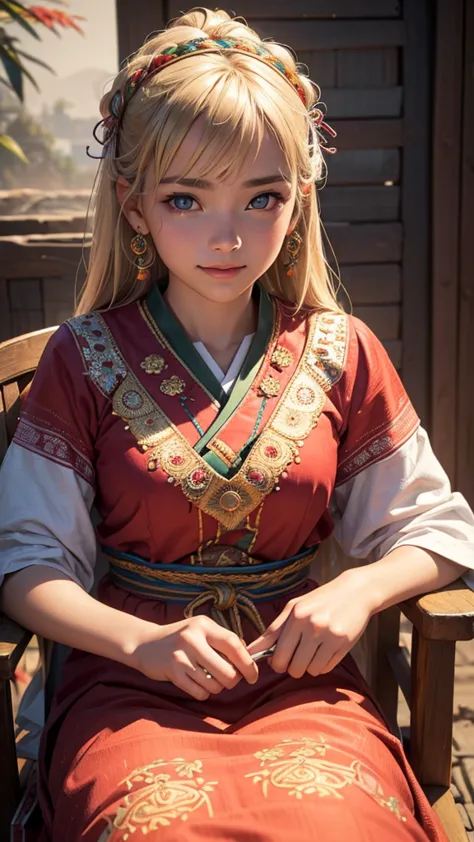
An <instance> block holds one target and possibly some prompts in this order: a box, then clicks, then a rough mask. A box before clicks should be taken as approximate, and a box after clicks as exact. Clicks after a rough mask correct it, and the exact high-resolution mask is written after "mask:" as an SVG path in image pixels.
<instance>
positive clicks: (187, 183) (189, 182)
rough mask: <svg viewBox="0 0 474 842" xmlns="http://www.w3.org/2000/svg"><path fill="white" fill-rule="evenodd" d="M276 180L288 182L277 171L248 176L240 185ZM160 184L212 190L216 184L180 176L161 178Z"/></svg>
mask: <svg viewBox="0 0 474 842" xmlns="http://www.w3.org/2000/svg"><path fill="white" fill-rule="evenodd" d="M276 181H278V182H281V181H284V182H286V183H288V180H287V179H286V178H284V177H283V176H282V175H281V173H277V174H276V175H263V176H260V178H250V179H249V180H248V181H244V182H243V184H242V187H261V186H262V185H264V184H274V183H275V182H276ZM160 184H181V186H182V187H196V188H199V189H200V190H213V189H214V187H215V186H217V185H214V184H213V183H212V182H211V181H206V179H204V178H180V177H179V176H177V177H176V178H175V177H174V176H168V177H167V178H162V179H161V181H160Z"/></svg>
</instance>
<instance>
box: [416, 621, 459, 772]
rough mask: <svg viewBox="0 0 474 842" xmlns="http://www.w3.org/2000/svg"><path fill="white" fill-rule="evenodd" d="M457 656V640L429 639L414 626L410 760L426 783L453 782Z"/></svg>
mask: <svg viewBox="0 0 474 842" xmlns="http://www.w3.org/2000/svg"><path fill="white" fill-rule="evenodd" d="M454 656H455V643H454V642H453V641H445V640H427V639H426V638H424V637H422V636H421V635H420V634H419V632H418V630H417V629H416V628H414V629H413V639H412V654H411V662H412V708H411V728H410V757H409V759H410V763H411V766H412V768H413V771H414V773H415V775H416V777H417V778H418V780H419V782H420V783H421V784H422V785H438V786H446V787H448V786H449V784H450V781H451V746H452V738H453V724H452V720H453V693H454ZM434 734H436V739H434Z"/></svg>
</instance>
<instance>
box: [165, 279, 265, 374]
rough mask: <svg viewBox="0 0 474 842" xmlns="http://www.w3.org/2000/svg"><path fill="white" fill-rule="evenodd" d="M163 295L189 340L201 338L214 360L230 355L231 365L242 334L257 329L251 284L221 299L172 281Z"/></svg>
mask: <svg viewBox="0 0 474 842" xmlns="http://www.w3.org/2000/svg"><path fill="white" fill-rule="evenodd" d="M163 297H164V299H165V301H166V303H167V304H168V306H169V307H170V308H171V310H172V311H173V313H174V315H175V316H176V318H177V319H178V320H179V321H180V323H181V325H182V327H183V328H184V330H185V331H186V333H187V334H188V336H189V338H190V339H191V341H192V342H202V343H203V344H204V345H205V346H206V348H207V349H208V351H209V353H210V354H211V355H212V356H213V357H214V359H215V360H216V362H219V359H218V358H221V360H223V361H224V362H225V360H226V358H227V357H229V361H228V364H229V365H230V362H231V361H232V358H233V356H234V354H235V352H236V350H237V348H238V347H239V345H240V343H241V342H242V339H243V338H244V336H247V335H248V334H249V333H254V331H255V329H256V325H257V307H256V304H255V301H254V299H253V298H252V288H251V287H250V288H249V289H247V290H245V292H243V293H242V295H240V296H239V297H238V298H237V299H235V300H234V301H230V302H225V303H222V302H216V301H209V300H208V299H206V298H203V296H202V295H199V293H197V292H195V290H192V289H190V288H189V287H184V286H183V285H182V284H177V283H173V282H171V283H170V284H169V285H168V287H167V289H166V290H165V293H164V295H163ZM221 367H222V366H221ZM224 370H225V369H224Z"/></svg>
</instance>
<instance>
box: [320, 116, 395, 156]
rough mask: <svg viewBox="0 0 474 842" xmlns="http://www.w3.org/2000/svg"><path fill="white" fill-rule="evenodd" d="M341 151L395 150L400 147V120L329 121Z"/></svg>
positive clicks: (335, 142) (336, 144)
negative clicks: (335, 133)
mask: <svg viewBox="0 0 474 842" xmlns="http://www.w3.org/2000/svg"><path fill="white" fill-rule="evenodd" d="M329 122H330V124H331V126H332V127H333V129H334V130H335V131H336V132H337V138H336V139H335V140H334V145H335V146H337V148H338V150H341V149H395V148H396V147H397V146H402V144H403V137H402V121H401V120H334V119H330V120H329Z"/></svg>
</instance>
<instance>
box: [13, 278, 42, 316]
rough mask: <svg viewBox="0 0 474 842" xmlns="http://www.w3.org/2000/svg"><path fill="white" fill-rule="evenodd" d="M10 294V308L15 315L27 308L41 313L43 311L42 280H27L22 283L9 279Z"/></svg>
mask: <svg viewBox="0 0 474 842" xmlns="http://www.w3.org/2000/svg"><path fill="white" fill-rule="evenodd" d="M8 292H9V298H10V308H11V310H12V313H13V314H14V315H17V312H16V311H22V310H24V309H25V308H26V309H28V310H40V311H41V310H42V309H43V297H42V294H41V279H40V278H25V279H24V280H23V279H22V280H21V281H18V280H15V281H12V280H10V279H8Z"/></svg>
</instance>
